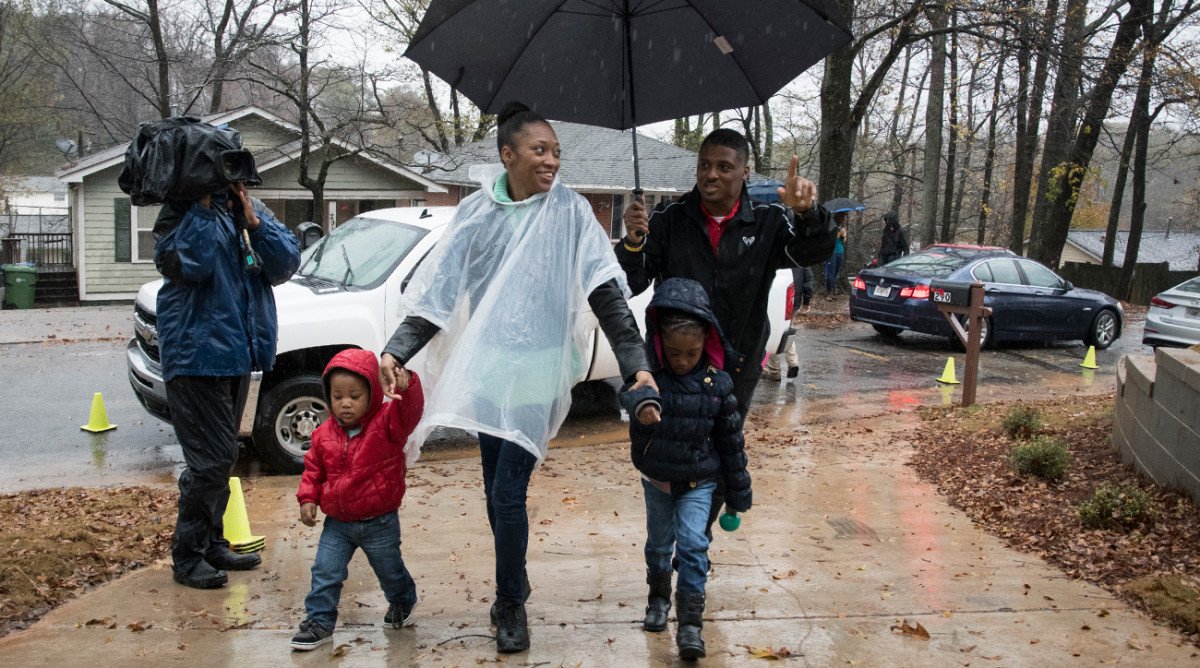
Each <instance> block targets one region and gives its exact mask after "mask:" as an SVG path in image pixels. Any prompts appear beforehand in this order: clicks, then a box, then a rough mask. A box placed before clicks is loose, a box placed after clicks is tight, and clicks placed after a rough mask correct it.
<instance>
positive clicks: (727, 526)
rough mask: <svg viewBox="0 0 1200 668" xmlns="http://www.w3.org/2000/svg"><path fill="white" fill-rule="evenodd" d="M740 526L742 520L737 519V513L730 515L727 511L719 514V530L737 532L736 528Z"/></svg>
mask: <svg viewBox="0 0 1200 668" xmlns="http://www.w3.org/2000/svg"><path fill="white" fill-rule="evenodd" d="M741 525H742V518H740V517H738V514H737V513H731V512H729V511H728V510H726V511H725V512H723V513H721V528H722V529H724V530H726V531H737V528H738V527H740V526H741Z"/></svg>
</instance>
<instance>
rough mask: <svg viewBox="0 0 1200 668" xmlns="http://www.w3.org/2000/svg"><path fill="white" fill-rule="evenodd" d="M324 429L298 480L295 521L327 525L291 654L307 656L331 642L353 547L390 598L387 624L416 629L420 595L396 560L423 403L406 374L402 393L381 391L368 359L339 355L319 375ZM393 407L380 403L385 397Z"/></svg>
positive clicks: (367, 354)
mask: <svg viewBox="0 0 1200 668" xmlns="http://www.w3.org/2000/svg"><path fill="white" fill-rule="evenodd" d="M322 381H323V383H324V385H325V400H326V402H327V404H328V406H329V414H330V418H332V419H329V420H326V421H325V422H323V423H321V426H319V427H317V430H316V431H314V432H313V435H312V447H311V448H309V450H308V453H307V454H305V455H304V475H303V476H301V478H300V491H299V493H297V494H296V498H297V499H298V500H299V501H300V521H301V522H304V523H305V524H307V525H308V526H310V527H311V526H315V525H316V523H317V506H320V508H321V510H322V511H324V512H325V515H326V518H325V526H324V528H323V529H322V530H321V541H320V543H319V544H318V546H317V558H316V561H315V562H314V563H313V567H312V590H311V591H310V592H309V593H308V596H307V597H306V598H305V599H304V608H305V612H306V613H307V618H306V619H305V620H304V621H303V622H301V623H300V631H299V632H298V633H296V635H295V637H293V638H292V648H293V649H298V650H311V649H314V648H316V647H317V646H319V645H322V644H324V643H326V642H329V641H330V640H331V639H332V638H333V627H334V625H335V624H336V623H337V606H338V600H339V599H340V598H341V594H342V583H343V582H345V580H346V577H347V575H348V572H347V569H346V567H347V565H348V564H349V563H350V558H351V557H352V556H354V551H355V549H357V548H362V551H363V552H364V553H366V555H367V559H368V561H370V563H371V568H372V569H373V570H374V571H375V575H376V577H378V578H379V584H380V586H381V587H382V588H383V593H384V595H385V596H386V597H387V601H388V611H387V614H386V615H385V616H384V618H383V623H384V624H387V625H390V626H392V627H393V628H397V629H398V628H400V627H402V626H408V625H410V624H411V623H412V614H413V608H414V607H416V605H417V586H416V584H415V583H414V582H413V579H412V576H411V575H409V573H408V569H407V568H405V567H404V559H403V558H401V556H400V519H399V516H398V514H397V512H396V511H397V509H399V508H400V501H401V499H403V498H404V475H405V473H406V472H407V465H406V463H405V459H404V443H405V441H406V440H408V436H409V434H411V433H412V431H413V429H414V428H415V427H416V426H417V421H418V420H420V418H421V411H422V410H423V409H424V406H425V397H424V395H423V394H422V393H421V381H420V379H419V378H418V377H417V375H416V374H415V373H414V374H411V375H410V377H409V383H408V388H407V389H406V390H404V391H403V392H401V393H399V394H391V393H388V392H385V391H384V389H383V386H382V385H381V384H380V382H379V362H378V360H377V359H376V358H375V354H374V353H372V352H371V351H369V350H343V351H342V352H340V353H338V354H337V355H335V356H334V358H333V359H332V360H330V362H329V365H328V366H326V367H325V374H324V375H323V376H322ZM385 395H386V396H388V397H390V398H391V399H392V401H391V402H390V403H387V404H385V403H383V397H384V396H385Z"/></svg>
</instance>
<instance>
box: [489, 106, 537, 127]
mask: <svg viewBox="0 0 1200 668" xmlns="http://www.w3.org/2000/svg"><path fill="white" fill-rule="evenodd" d="M525 111H529V107H527V106H525V105H524V104H521V103H520V102H517V101H515V100H514V101H512V102H509V103H508V104H506V105H504V107H503V108H502V109H500V113H498V114H496V125H504V124H505V123H507V122H508V120H509V119H510V118H512V117H513V116H516V115H517V114H519V113H521V112H525Z"/></svg>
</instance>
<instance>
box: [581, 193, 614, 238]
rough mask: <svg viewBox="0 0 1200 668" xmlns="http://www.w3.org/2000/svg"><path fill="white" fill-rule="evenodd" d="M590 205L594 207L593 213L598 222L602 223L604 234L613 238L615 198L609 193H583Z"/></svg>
mask: <svg viewBox="0 0 1200 668" xmlns="http://www.w3.org/2000/svg"><path fill="white" fill-rule="evenodd" d="M581 194H582V195H583V196H584V197H585V198H587V201H588V203H589V204H591V205H592V211H593V212H594V213H595V214H596V220H598V221H600V227H603V228H604V233H605V234H607V235H608V236H609V238H611V237H612V215H613V196H612V195H611V194H608V193H581Z"/></svg>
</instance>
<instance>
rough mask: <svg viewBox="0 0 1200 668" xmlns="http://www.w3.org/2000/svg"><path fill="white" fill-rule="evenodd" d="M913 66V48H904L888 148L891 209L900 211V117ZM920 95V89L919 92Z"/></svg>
mask: <svg viewBox="0 0 1200 668" xmlns="http://www.w3.org/2000/svg"><path fill="white" fill-rule="evenodd" d="M911 66H912V49H905V50H904V69H903V70H902V72H901V74H900V90H899V92H897V93H896V106H895V108H893V109H892V127H890V128H888V149H889V150H891V152H892V171H893V172H894V174H893V175H892V206H891V208H890V209H888V210H889V211H897V212H898V211H900V205H901V204H902V203H903V201H904V177H903V176H901V174H902V173H903V170H902V169H901V168H902V167H903V165H904V147H903V146H901V145H900V117H901V116H902V115H903V112H904V99H905V96H906V95H907V94H908V70H909V68H910V67H911ZM917 95H918V97H919V96H920V90H919V89H918V92H917Z"/></svg>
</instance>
